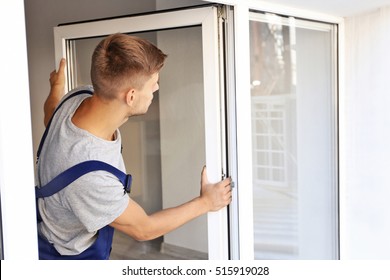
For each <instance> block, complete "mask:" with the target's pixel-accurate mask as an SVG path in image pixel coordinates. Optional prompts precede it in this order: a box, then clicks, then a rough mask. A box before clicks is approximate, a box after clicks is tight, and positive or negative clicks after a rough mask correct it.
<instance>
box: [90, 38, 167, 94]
mask: <svg viewBox="0 0 390 280" xmlns="http://www.w3.org/2000/svg"><path fill="white" fill-rule="evenodd" d="M166 57H167V55H166V54H164V53H163V52H162V51H161V50H160V49H158V48H157V47H156V46H154V45H153V44H152V43H150V42H149V41H147V40H145V39H142V38H139V37H135V36H130V35H126V34H121V33H116V34H113V35H110V36H108V37H107V38H105V39H103V40H102V41H101V42H100V43H99V44H98V45H97V47H96V48H95V51H94V52H93V55H92V64H91V80H92V85H93V87H94V90H95V93H96V94H99V95H100V96H101V97H103V98H105V99H113V98H115V97H116V95H117V93H118V92H121V91H125V90H128V89H130V88H132V87H133V88H136V89H142V87H143V85H144V83H145V82H146V80H147V79H148V78H150V76H151V75H152V74H154V73H157V72H158V71H160V69H161V68H162V67H163V65H164V61H165V58H166Z"/></svg>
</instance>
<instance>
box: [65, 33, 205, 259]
mask: <svg viewBox="0 0 390 280" xmlns="http://www.w3.org/2000/svg"><path fill="white" fill-rule="evenodd" d="M132 35H135V36H138V37H142V38H145V39H147V40H149V41H151V42H153V43H154V44H156V45H157V46H158V47H159V48H160V49H161V50H162V51H163V52H165V53H167V54H168V58H167V60H166V63H165V66H164V68H163V69H162V71H161V72H160V79H159V85H160V89H159V92H158V93H155V94H154V98H153V102H152V104H151V106H150V107H149V110H148V112H147V113H146V114H145V115H142V116H136V117H131V118H130V119H129V120H128V121H127V122H126V123H125V124H124V125H123V126H121V128H120V131H121V136H122V145H123V158H124V161H125V165H126V169H127V172H129V173H131V174H132V175H133V187H132V192H131V197H132V199H134V200H135V201H136V202H138V203H139V204H140V205H141V206H142V207H143V208H144V209H145V211H146V212H147V213H148V214H151V213H153V212H156V211H159V210H161V209H163V208H169V207H173V206H177V205H179V204H182V203H184V202H185V201H188V200H190V199H192V198H193V197H196V196H198V195H199V190H200V185H198V184H197V182H199V180H200V177H199V174H200V171H201V170H202V167H203V165H204V164H205V162H206V153H205V133H204V131H205V118H204V115H205V114H204V92H203V88H204V85H203V55H202V27H201V26H192V27H184V28H175V29H169V30H161V31H153V32H142V33H136V34H132ZM102 39H103V37H99V38H85V39H77V40H71V42H69V43H70V46H71V47H72V54H73V59H72V63H73V67H72V68H73V73H71V74H72V75H71V76H72V79H73V86H72V87H77V86H80V85H85V84H90V83H91V81H90V74H89V71H90V64H91V62H90V61H91V56H92V52H93V50H94V48H95V46H96V45H97V44H98V43H99V42H100V40H102ZM189 73H190V74H189ZM183 182H184V183H183ZM207 236H208V231H207V216H206V215H203V216H201V217H199V218H197V219H195V220H193V221H191V222H189V223H187V224H186V225H184V226H182V227H180V228H179V229H177V230H175V231H173V232H170V233H168V234H166V235H165V236H164V237H162V238H158V239H156V240H153V241H147V242H137V241H135V240H132V239H131V238H130V237H128V236H125V235H124V234H122V233H120V232H118V231H116V232H115V235H114V242H113V252H112V254H111V258H113V259H207V258H208V243H207V242H208V239H207Z"/></svg>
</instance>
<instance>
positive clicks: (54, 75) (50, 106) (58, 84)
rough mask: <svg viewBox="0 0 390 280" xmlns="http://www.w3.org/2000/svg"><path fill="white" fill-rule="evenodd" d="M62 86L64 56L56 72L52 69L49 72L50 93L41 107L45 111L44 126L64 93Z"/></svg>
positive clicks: (63, 79)
mask: <svg viewBox="0 0 390 280" xmlns="http://www.w3.org/2000/svg"><path fill="white" fill-rule="evenodd" d="M64 86H65V58H63V59H61V61H60V66H59V68H58V72H57V71H56V70H54V71H53V72H51V73H50V93H49V96H48V97H47V99H46V101H45V105H44V107H43V110H44V113H45V117H44V120H43V122H44V124H45V126H47V124H48V123H49V121H50V118H51V116H52V115H53V113H54V110H55V108H56V107H57V105H58V103H59V102H60V100H61V98H62V96H63V95H64Z"/></svg>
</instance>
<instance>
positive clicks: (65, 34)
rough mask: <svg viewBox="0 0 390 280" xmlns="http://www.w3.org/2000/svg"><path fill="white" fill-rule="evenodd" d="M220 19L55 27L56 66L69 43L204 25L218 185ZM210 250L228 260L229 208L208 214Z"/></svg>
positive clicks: (203, 14) (167, 16)
mask: <svg viewBox="0 0 390 280" xmlns="http://www.w3.org/2000/svg"><path fill="white" fill-rule="evenodd" d="M217 17H218V16H217V7H213V6H210V7H203V8H194V9H186V10H177V11H169V12H161V13H159V12H157V13H152V14H146V15H139V16H130V17H123V18H116V19H108V20H99V21H92V22H85V23H78V24H70V25H64V26H59V27H55V28H54V40H55V42H54V43H55V54H56V65H58V64H59V61H60V60H61V58H62V57H66V56H67V51H68V50H67V40H70V39H77V38H88V37H94V36H104V35H108V34H112V33H116V32H121V33H132V32H141V31H142V32H145V31H153V30H156V31H157V30H161V29H168V28H180V27H186V26H193V25H201V28H202V47H203V75H204V77H203V78H204V110H205V138H206V142H205V143H206V165H207V173H208V176H209V180H210V181H215V182H216V181H219V180H220V179H221V170H222V155H221V152H222V147H221V114H220V106H221V105H220V94H221V93H220V84H219V80H220V77H219V49H218V20H217ZM68 61H70V59H68ZM208 246H209V248H208V255H209V259H228V257H229V253H228V228H227V211H226V208H225V209H222V210H220V211H218V212H215V213H209V214H208Z"/></svg>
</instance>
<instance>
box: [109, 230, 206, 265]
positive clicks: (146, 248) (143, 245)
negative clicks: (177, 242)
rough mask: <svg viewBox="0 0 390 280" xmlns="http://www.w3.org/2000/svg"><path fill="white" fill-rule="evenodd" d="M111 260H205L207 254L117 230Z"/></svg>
mask: <svg viewBox="0 0 390 280" xmlns="http://www.w3.org/2000/svg"><path fill="white" fill-rule="evenodd" d="M110 259H111V260H203V259H207V254H206V253H202V252H197V251H193V250H189V249H184V248H179V247H175V246H169V247H167V246H163V243H162V238H161V239H156V240H152V241H143V242H140V241H136V240H134V239H132V238H131V237H129V236H127V235H125V234H124V233H121V232H119V231H115V233H114V241H113V244H112V251H111V257H110Z"/></svg>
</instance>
